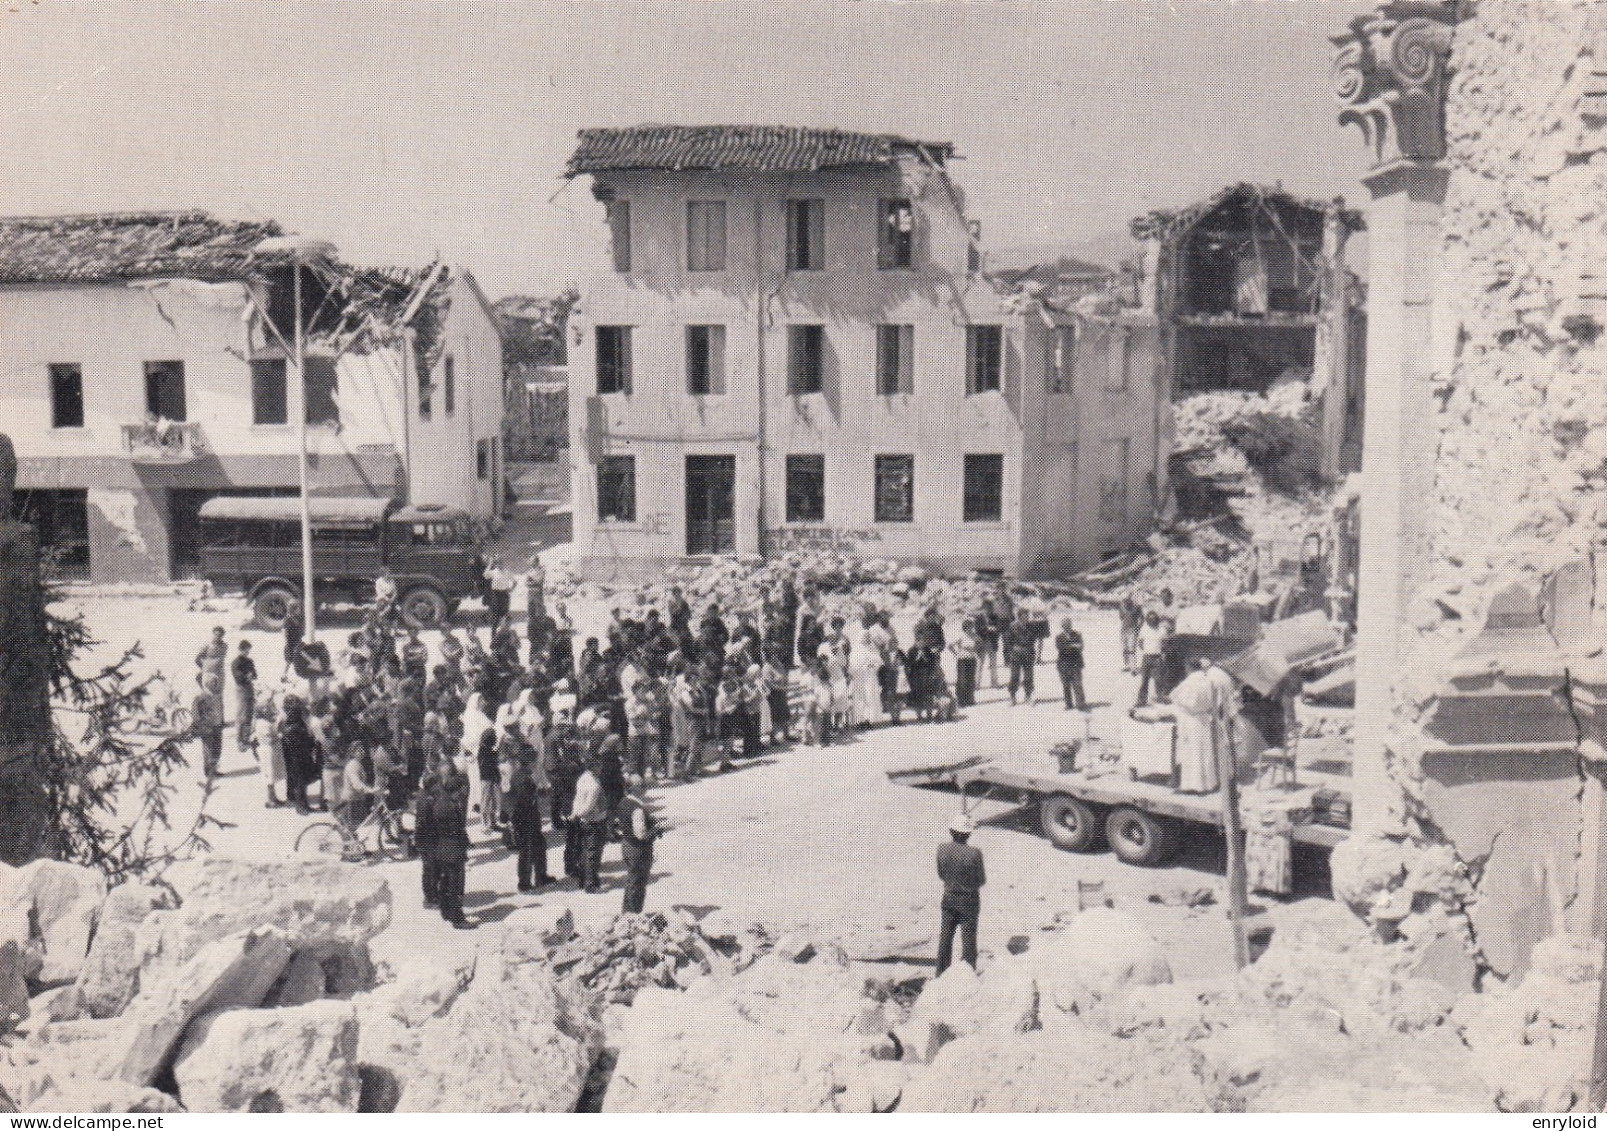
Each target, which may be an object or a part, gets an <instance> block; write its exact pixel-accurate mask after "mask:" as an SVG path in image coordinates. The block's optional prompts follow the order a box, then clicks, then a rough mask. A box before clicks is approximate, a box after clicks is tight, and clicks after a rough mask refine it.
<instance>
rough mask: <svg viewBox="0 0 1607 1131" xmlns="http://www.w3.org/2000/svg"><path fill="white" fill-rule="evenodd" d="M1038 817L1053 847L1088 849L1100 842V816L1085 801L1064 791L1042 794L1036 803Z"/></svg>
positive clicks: (1082, 850)
mask: <svg viewBox="0 0 1607 1131" xmlns="http://www.w3.org/2000/svg"><path fill="white" fill-rule="evenodd" d="M1038 820H1039V822H1040V823H1041V824H1042V825H1043V835H1044V836H1046V837H1048V838H1049V842H1050V843H1051V844H1053V845H1054V846H1055V847H1056V848H1060V849H1064V850H1065V851H1067V852H1088V851H1091V850H1092V849H1093V848H1095V847H1096V846H1097V845H1098V844H1099V832H1100V830H1099V817H1098V815H1097V814H1096V813H1095V812H1094V810H1093V806H1091V805H1089V804H1088V803H1087V802H1086V801H1082V800H1079V799H1078V798H1075V797H1068V796H1067V795H1066V794H1064V793H1057V794H1055V795H1054V796H1052V797H1045V798H1044V799H1043V801H1042V802H1040V803H1039V805H1038Z"/></svg>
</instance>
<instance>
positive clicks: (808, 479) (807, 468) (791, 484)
mask: <svg viewBox="0 0 1607 1131" xmlns="http://www.w3.org/2000/svg"><path fill="white" fill-rule="evenodd" d="M825 518H826V457H825V456H822V455H801V456H788V457H787V521H788V522H824V521H825Z"/></svg>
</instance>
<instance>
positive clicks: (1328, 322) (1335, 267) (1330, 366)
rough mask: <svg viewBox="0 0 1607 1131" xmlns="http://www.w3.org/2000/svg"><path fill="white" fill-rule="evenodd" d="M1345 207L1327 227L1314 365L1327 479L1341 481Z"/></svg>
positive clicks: (1345, 386) (1346, 364) (1333, 208)
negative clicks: (1320, 409) (1320, 308)
mask: <svg viewBox="0 0 1607 1131" xmlns="http://www.w3.org/2000/svg"><path fill="white" fill-rule="evenodd" d="M1349 235H1350V229H1349V228H1347V227H1346V226H1345V204H1344V201H1343V200H1336V201H1334V202H1333V203H1332V204H1331V205H1329V206H1328V211H1327V214H1326V215H1325V216H1324V217H1323V224H1322V262H1323V268H1324V271H1325V272H1326V275H1327V278H1325V279H1324V280H1323V290H1322V296H1323V302H1322V313H1321V315H1320V317H1321V321H1320V322H1319V323H1318V324H1317V349H1316V357H1315V358H1314V359H1313V360H1314V362H1315V365H1316V369H1317V374H1318V376H1320V377H1321V381H1320V382H1319V384H1320V386H1321V388H1322V390H1323V395H1322V477H1323V479H1324V480H1326V481H1327V482H1330V483H1332V482H1335V481H1337V480H1338V479H1339V478H1340V476H1341V474H1342V471H1341V465H1342V463H1343V459H1342V456H1341V453H1342V451H1343V449H1344V445H1345V419H1346V415H1347V409H1348V407H1349V406H1348V404H1347V401H1348V400H1349V399H1350V398H1349V393H1350V283H1349V278H1348V276H1349V271H1348V270H1347V269H1346V267H1345V240H1346V237H1348V236H1349Z"/></svg>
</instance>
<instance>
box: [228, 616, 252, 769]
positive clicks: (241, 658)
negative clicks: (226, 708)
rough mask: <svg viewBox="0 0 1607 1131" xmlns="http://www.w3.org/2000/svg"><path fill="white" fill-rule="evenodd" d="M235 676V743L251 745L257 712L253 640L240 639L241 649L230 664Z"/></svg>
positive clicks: (230, 669) (241, 746)
mask: <svg viewBox="0 0 1607 1131" xmlns="http://www.w3.org/2000/svg"><path fill="white" fill-rule="evenodd" d="M229 673H230V674H231V675H233V676H234V712H235V724H236V730H235V745H237V746H238V747H239V748H240V749H241V750H244V749H245V748H246V747H247V746H250V745H251V724H252V720H253V719H254V718H255V717H256V712H257V665H256V662H255V661H254V660H252V659H251V641H249V640H242V641H240V651H239V653H238V654H237V655H236V656H235V657H234V663H232V664H230V665H229Z"/></svg>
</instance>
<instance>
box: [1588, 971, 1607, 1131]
mask: <svg viewBox="0 0 1607 1131" xmlns="http://www.w3.org/2000/svg"><path fill="white" fill-rule="evenodd" d="M1601 962H1602V964H1601V967H1600V969H1599V970H1598V971H1597V974H1598V975H1599V976H1600V979H1601V989H1600V990H1599V991H1597V994H1596V1045H1595V1048H1594V1050H1593V1051H1592V1052H1591V1055H1590V1104H1589V1106H1588V1107H1586V1108H1585V1110H1586V1111H1601V1110H1602V1109H1603V1108H1607V945H1604V946H1603V948H1602V960H1601Z"/></svg>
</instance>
